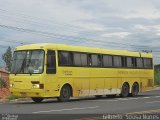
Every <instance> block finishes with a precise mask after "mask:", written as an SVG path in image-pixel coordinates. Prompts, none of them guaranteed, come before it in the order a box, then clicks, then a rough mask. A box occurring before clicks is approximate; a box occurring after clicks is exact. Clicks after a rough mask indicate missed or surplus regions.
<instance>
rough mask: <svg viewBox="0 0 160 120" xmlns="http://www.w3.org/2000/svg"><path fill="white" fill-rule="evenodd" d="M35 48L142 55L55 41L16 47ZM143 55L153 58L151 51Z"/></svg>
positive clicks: (23, 48)
mask: <svg viewBox="0 0 160 120" xmlns="http://www.w3.org/2000/svg"><path fill="white" fill-rule="evenodd" d="M33 49H53V50H66V51H77V52H88V53H101V54H112V55H124V56H135V57H139V56H140V52H132V51H127V50H112V49H102V48H93V47H82V46H73V45H66V44H53V43H38V44H28V45H22V46H18V47H16V49H15V51H17V50H33ZM141 56H142V57H148V58H152V54H151V53H145V52H141Z"/></svg>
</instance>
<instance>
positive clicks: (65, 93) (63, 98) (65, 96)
mask: <svg viewBox="0 0 160 120" xmlns="http://www.w3.org/2000/svg"><path fill="white" fill-rule="evenodd" d="M70 97H71V89H70V87H69V86H68V85H65V86H63V87H62V89H61V91H60V96H59V97H58V98H57V99H58V101H60V102H67V101H69V99H70Z"/></svg>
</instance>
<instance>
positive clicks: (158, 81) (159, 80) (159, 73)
mask: <svg viewBox="0 0 160 120" xmlns="http://www.w3.org/2000/svg"><path fill="white" fill-rule="evenodd" d="M154 74H155V75H154V76H155V78H154V79H155V85H160V70H155V72H154Z"/></svg>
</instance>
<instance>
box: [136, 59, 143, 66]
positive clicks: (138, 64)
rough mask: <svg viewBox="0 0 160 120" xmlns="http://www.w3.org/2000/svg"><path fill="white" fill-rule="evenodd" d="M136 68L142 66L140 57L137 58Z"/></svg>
mask: <svg viewBox="0 0 160 120" xmlns="http://www.w3.org/2000/svg"><path fill="white" fill-rule="evenodd" d="M136 61H137V68H143V61H142V58H137V59H136Z"/></svg>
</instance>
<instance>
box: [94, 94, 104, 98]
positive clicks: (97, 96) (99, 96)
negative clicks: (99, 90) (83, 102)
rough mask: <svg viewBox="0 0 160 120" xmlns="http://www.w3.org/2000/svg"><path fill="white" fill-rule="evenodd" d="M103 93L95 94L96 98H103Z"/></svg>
mask: <svg viewBox="0 0 160 120" xmlns="http://www.w3.org/2000/svg"><path fill="white" fill-rule="evenodd" d="M102 96H103V95H95V97H96V98H102Z"/></svg>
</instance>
